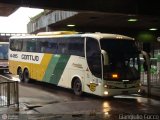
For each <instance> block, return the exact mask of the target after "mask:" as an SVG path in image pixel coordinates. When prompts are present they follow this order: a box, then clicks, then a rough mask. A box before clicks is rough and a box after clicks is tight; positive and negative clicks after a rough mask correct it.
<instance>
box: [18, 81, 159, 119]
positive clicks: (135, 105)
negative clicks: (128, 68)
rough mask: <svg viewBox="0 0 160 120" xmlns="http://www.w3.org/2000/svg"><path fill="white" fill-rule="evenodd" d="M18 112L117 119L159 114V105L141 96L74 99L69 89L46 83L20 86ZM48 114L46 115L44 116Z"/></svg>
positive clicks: (34, 114) (36, 114) (90, 96)
mask: <svg viewBox="0 0 160 120" xmlns="http://www.w3.org/2000/svg"><path fill="white" fill-rule="evenodd" d="M20 104H21V105H20V106H21V111H20V112H21V113H27V114H29V116H30V117H31V118H37V117H42V118H45V117H46V118H49V119H53V118H55V119H57V120H60V119H63V118H66V119H71V118H72V119H77V118H78V119H83V120H85V119H86V120H88V118H94V120H99V119H101V118H105V119H109V120H117V119H119V117H123V115H125V114H133V115H136V114H138V115H144V114H159V113H160V102H159V100H156V99H152V98H145V97H143V96H141V95H137V94H133V95H119V96H114V97H113V98H102V97H98V96H94V95H90V94H86V93H85V94H83V95H82V96H75V95H74V94H73V91H72V90H68V89H65V88H61V87H57V86H54V85H51V84H47V83H41V82H37V81H32V82H31V83H20ZM46 115H47V116H46Z"/></svg>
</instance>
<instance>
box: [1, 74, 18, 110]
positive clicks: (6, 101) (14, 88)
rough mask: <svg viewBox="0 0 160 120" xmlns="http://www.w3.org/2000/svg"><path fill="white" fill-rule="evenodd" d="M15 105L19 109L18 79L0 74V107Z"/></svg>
mask: <svg viewBox="0 0 160 120" xmlns="http://www.w3.org/2000/svg"><path fill="white" fill-rule="evenodd" d="M10 105H15V107H16V108H17V110H19V87H18V81H11V80H10V79H9V78H6V77H4V76H1V75H0V107H4V106H7V107H9V106H10Z"/></svg>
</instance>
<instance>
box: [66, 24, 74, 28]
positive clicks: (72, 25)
mask: <svg viewBox="0 0 160 120" xmlns="http://www.w3.org/2000/svg"><path fill="white" fill-rule="evenodd" d="M67 26H68V27H74V26H75V25H74V24H68V25H67Z"/></svg>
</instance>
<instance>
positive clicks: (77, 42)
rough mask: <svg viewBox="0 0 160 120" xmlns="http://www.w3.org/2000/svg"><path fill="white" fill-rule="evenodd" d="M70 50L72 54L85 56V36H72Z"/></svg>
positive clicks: (69, 44)
mask: <svg viewBox="0 0 160 120" xmlns="http://www.w3.org/2000/svg"><path fill="white" fill-rule="evenodd" d="M68 52H69V54H70V55H78V56H84V38H78V37H77V38H76V37H74V38H70V39H69V43H68Z"/></svg>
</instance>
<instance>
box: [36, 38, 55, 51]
mask: <svg viewBox="0 0 160 120" xmlns="http://www.w3.org/2000/svg"><path fill="white" fill-rule="evenodd" d="M38 52H42V53H56V52H57V39H56V38H40V39H38Z"/></svg>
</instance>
